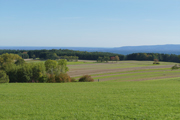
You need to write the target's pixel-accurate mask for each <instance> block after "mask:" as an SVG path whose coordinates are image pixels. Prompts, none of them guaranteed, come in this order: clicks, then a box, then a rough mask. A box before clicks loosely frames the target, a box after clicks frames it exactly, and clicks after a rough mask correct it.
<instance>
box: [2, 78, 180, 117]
mask: <svg viewBox="0 0 180 120" xmlns="http://www.w3.org/2000/svg"><path fill="white" fill-rule="evenodd" d="M0 101H1V102H0V111H1V112H0V119H2V120H3V119H8V120H15V119H35V120H37V119H38V120H42V119H48V120H49V119H67V120H69V119H72V120H76V119H78V120H84V119H99V120H100V119H104V120H107V119H122V120H123V119H137V120H140V119H151V120H155V119H161V120H164V119H180V112H179V111H180V78H173V79H163V80H152V81H141V82H93V83H60V84H50V83H49V84H46V83H34V84H33V83H31V84H30V83H27V84H26V83H24V84H23V83H22V84H21V83H14V84H0Z"/></svg>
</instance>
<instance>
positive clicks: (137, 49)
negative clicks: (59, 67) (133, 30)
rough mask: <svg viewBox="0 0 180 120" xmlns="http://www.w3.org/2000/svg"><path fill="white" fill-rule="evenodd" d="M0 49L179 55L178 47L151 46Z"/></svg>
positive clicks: (13, 48)
mask: <svg viewBox="0 0 180 120" xmlns="http://www.w3.org/2000/svg"><path fill="white" fill-rule="evenodd" d="M0 49H11V50H42V49H46V50H51V49H69V50H76V51H87V52H96V51H98V52H110V53H117V54H123V55H127V54H132V53H142V52H143V53H163V54H176V55H180V45H170V44H169V45H151V46H124V47H117V48H97V47H96V48H95V47H8V46H7V47H1V46H0Z"/></svg>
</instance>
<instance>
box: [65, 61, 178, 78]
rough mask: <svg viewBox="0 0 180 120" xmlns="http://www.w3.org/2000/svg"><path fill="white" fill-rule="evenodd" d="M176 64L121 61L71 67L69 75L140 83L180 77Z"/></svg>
mask: <svg viewBox="0 0 180 120" xmlns="http://www.w3.org/2000/svg"><path fill="white" fill-rule="evenodd" d="M174 64H175V63H171V62H169V63H168V62H161V63H160V65H153V64H152V61H120V62H117V63H116V62H114V63H112V62H109V63H94V64H80V65H69V66H68V67H69V68H70V71H69V72H68V74H69V75H70V76H71V77H75V78H79V77H80V76H82V75H86V74H88V75H91V76H92V77H93V78H94V79H95V81H98V79H100V81H109V80H115V81H140V80H150V79H161V78H173V77H180V75H179V72H180V71H179V70H175V71H172V70H171V67H172V66H173V65H174Z"/></svg>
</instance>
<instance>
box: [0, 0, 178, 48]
mask: <svg viewBox="0 0 180 120" xmlns="http://www.w3.org/2000/svg"><path fill="white" fill-rule="evenodd" d="M179 6H180V0H0V46H57V47H121V46H138V45H159V44H180V7H179Z"/></svg>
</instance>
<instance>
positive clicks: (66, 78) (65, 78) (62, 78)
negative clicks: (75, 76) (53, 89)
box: [55, 73, 71, 83]
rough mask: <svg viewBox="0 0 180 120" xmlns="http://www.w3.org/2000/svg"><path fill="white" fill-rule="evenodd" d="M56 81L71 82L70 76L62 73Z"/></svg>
mask: <svg viewBox="0 0 180 120" xmlns="http://www.w3.org/2000/svg"><path fill="white" fill-rule="evenodd" d="M55 80H56V82H57V83H61V82H71V78H70V76H69V75H68V74H66V73H60V74H59V75H56V77H55Z"/></svg>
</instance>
